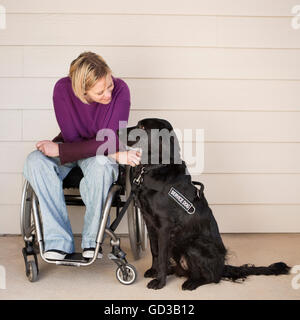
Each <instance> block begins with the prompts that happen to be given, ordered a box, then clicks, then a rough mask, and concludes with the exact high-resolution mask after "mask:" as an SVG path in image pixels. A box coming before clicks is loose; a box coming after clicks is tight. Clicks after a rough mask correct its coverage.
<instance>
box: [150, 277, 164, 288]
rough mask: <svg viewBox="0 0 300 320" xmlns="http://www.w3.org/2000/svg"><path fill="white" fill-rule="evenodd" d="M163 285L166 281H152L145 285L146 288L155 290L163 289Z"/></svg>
mask: <svg viewBox="0 0 300 320" xmlns="http://www.w3.org/2000/svg"><path fill="white" fill-rule="evenodd" d="M165 285H166V281H163V280H158V279H153V280H151V281H150V282H149V283H148V284H147V288H148V289H154V290H157V289H161V288H163V287H164V286H165Z"/></svg>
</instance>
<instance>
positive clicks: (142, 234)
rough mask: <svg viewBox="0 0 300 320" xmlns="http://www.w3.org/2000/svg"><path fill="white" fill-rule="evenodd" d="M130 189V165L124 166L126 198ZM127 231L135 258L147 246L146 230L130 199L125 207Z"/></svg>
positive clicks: (138, 211)
mask: <svg viewBox="0 0 300 320" xmlns="http://www.w3.org/2000/svg"><path fill="white" fill-rule="evenodd" d="M130 191H131V182H130V166H126V184H125V193H126V198H128V197H129V194H130ZM127 219H128V232H129V240H130V246H131V250H132V254H133V257H134V259H135V260H138V259H139V258H140V257H141V251H143V250H146V247H147V230H146V224H145V222H144V219H143V217H142V214H141V212H140V209H139V208H138V207H137V206H136V205H135V203H134V201H132V202H131V203H130V204H129V206H128V209H127Z"/></svg>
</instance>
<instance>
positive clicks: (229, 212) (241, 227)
mask: <svg viewBox="0 0 300 320" xmlns="http://www.w3.org/2000/svg"><path fill="white" fill-rule="evenodd" d="M210 207H211V209H212V210H213V213H214V216H215V218H216V220H217V222H218V225H219V229H220V232H223V233H227V232H228V233H243V232H245V233H247V232H249V233H252V232H266V233H273V232H274V233H276V232H280V233H283V232H297V233H299V232H300V205H287V206H286V205H283V206H282V205H211V206H210Z"/></svg>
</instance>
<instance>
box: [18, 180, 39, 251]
mask: <svg viewBox="0 0 300 320" xmlns="http://www.w3.org/2000/svg"><path fill="white" fill-rule="evenodd" d="M33 193H34V191H33V189H32V187H31V185H30V183H29V182H28V181H27V180H25V182H24V186H23V193H22V200H21V212H20V224H21V225H20V227H21V228H20V229H21V234H22V237H23V240H24V241H33V247H34V250H35V253H39V251H40V248H39V244H38V242H37V238H36V234H35V224H34V220H33V212H32V210H33V209H32V198H33Z"/></svg>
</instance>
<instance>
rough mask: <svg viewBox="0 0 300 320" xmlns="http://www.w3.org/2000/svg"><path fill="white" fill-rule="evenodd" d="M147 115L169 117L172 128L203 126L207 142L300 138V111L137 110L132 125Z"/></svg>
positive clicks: (278, 140)
mask: <svg viewBox="0 0 300 320" xmlns="http://www.w3.org/2000/svg"><path fill="white" fill-rule="evenodd" d="M144 118H162V119H166V120H168V121H169V122H170V123H171V124H172V126H173V128H175V129H180V130H181V133H182V135H183V136H184V131H183V130H184V129H191V130H192V132H193V134H194V136H196V129H203V130H204V141H207V142H211V141H214V142H218V141H219V142H220V141H222V142H232V141H239V142H246V141H247V142H249V141H255V142H257V141H260V142H266V141H268V142H270V141H271V142H299V141H300V126H299V123H300V113H299V112H239V111H235V112H227V111H223V112H222V111H211V112H208V111H189V112H188V111H186V112H185V113H184V116H183V113H182V111H158V110H157V111H156V110H155V111H154V110H153V111H149V110H143V111H137V110H133V111H131V113H130V117H129V125H136V124H137V122H138V121H139V120H141V119H144Z"/></svg>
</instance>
